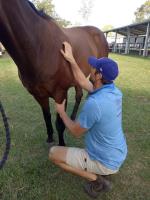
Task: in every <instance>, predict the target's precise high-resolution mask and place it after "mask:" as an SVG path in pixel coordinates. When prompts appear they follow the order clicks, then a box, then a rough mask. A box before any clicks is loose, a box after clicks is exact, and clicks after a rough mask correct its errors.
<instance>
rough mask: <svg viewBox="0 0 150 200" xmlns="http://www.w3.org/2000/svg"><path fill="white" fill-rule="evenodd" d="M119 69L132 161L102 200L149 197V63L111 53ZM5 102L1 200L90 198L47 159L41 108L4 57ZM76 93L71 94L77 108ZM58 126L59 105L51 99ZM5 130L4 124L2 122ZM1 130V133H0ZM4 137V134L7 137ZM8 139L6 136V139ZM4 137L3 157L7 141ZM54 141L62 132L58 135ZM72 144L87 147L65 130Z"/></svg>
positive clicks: (0, 75) (1, 89) (0, 64)
mask: <svg viewBox="0 0 150 200" xmlns="http://www.w3.org/2000/svg"><path fill="white" fill-rule="evenodd" d="M110 57H111V58H113V59H115V60H117V61H118V63H119V66H120V76H119V78H118V80H117V81H116V84H117V85H118V87H119V88H121V90H122V91H123V93H124V100H123V127H124V131H125V134H126V137H127V143H128V151H129V153H128V157H127V160H126V162H125V164H124V165H123V167H122V168H121V170H120V172H119V173H118V174H117V175H114V176H113V177H112V182H113V185H114V187H113V190H112V191H110V192H109V193H106V194H101V196H100V197H99V198H98V199H99V200H102V199H103V200H149V199H150V59H148V58H147V59H146V58H145V59H144V58H142V57H135V56H123V55H117V54H110ZM0 99H1V101H2V102H3V106H4V107H5V111H6V113H7V115H8V117H9V123H10V129H11V151H10V155H9V159H8V161H7V163H6V165H5V167H4V169H3V170H1V171H0V199H3V200H35V199H36V200H88V199H90V198H89V197H87V195H86V194H84V192H83V190H82V186H83V184H84V180H83V179H81V178H79V177H76V176H73V175H70V174H67V173H65V172H63V171H62V170H60V169H59V168H58V167H56V166H54V165H53V164H52V163H51V162H50V161H49V160H48V147H47V144H46V142H45V141H46V129H45V124H44V121H43V118H42V113H41V110H40V107H39V105H38V104H37V103H36V102H35V100H34V99H33V98H32V96H31V95H30V94H29V93H28V92H27V91H26V89H25V88H24V87H23V86H22V84H21V82H20V80H19V79H18V75H17V68H16V66H15V64H14V63H13V62H12V60H11V59H10V58H8V57H4V58H0ZM73 102H74V90H70V92H69V108H68V112H69V113H70V112H71V110H72V106H73ZM50 103H51V112H52V118H53V124H54V120H55V111H54V102H53V101H52V100H51V102H50ZM0 128H1V130H2V120H1V118H0ZM1 133H2V131H1V132H0V134H1ZM3 134H4V133H3ZM3 136H4V135H3ZM3 136H2V135H1V136H0V157H1V153H2V152H1V151H2V149H3V147H4V137H3ZM55 139H56V141H57V140H58V139H57V134H56V131H55ZM65 140H66V142H67V145H69V146H80V147H82V146H83V141H82V140H80V139H74V138H73V137H71V136H69V135H68V134H67V131H66V132H65Z"/></svg>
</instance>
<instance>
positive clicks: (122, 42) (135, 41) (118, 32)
mask: <svg viewBox="0 0 150 200" xmlns="http://www.w3.org/2000/svg"><path fill="white" fill-rule="evenodd" d="M104 33H105V36H106V39H107V41H108V43H109V49H110V51H112V52H116V53H124V54H130V53H134V54H138V55H143V56H150V20H146V21H143V22H140V23H134V24H130V25H128V26H123V27H120V28H114V29H111V30H107V31H104ZM109 33H114V34H115V35H114V41H113V42H111V43H110V42H109V39H108V34H109ZM111 41H112V40H111ZM118 41H119V42H118Z"/></svg>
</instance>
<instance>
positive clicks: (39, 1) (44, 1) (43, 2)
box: [32, 0, 71, 27]
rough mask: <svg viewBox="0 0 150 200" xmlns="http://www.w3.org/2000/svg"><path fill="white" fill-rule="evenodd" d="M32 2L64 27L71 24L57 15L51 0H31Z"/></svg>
mask: <svg viewBox="0 0 150 200" xmlns="http://www.w3.org/2000/svg"><path fill="white" fill-rule="evenodd" d="M32 2H33V3H34V5H35V6H36V7H37V8H38V9H40V10H43V11H44V12H45V13H46V14H48V15H50V16H51V17H53V18H54V19H55V20H56V21H57V22H58V24H59V25H61V26H64V27H66V26H68V25H70V24H71V22H69V21H67V20H65V19H62V18H60V17H59V15H58V14H57V13H56V11H55V6H54V4H53V2H52V0H32Z"/></svg>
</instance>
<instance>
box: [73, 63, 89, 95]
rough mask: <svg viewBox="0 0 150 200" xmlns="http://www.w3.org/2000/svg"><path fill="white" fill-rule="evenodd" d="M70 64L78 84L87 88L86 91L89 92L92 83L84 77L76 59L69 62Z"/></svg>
mask: <svg viewBox="0 0 150 200" xmlns="http://www.w3.org/2000/svg"><path fill="white" fill-rule="evenodd" d="M70 65H71V68H72V71H73V75H74V78H75V79H76V81H77V82H78V84H79V85H80V86H81V87H82V88H83V89H85V90H87V91H88V92H91V91H92V90H93V85H92V83H90V82H89V80H87V78H86V77H85V75H84V74H83V72H82V71H81V69H80V68H79V66H78V64H77V63H76V61H73V62H71V63H70Z"/></svg>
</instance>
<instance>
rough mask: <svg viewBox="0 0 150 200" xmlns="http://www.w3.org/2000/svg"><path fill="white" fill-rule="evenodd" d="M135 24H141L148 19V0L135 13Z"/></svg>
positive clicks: (149, 7)
mask: <svg viewBox="0 0 150 200" xmlns="http://www.w3.org/2000/svg"><path fill="white" fill-rule="evenodd" d="M134 14H135V22H142V21H144V20H148V19H150V0H147V1H146V2H145V3H144V4H142V5H141V6H140V7H139V8H137V10H136V11H135V13H134Z"/></svg>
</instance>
